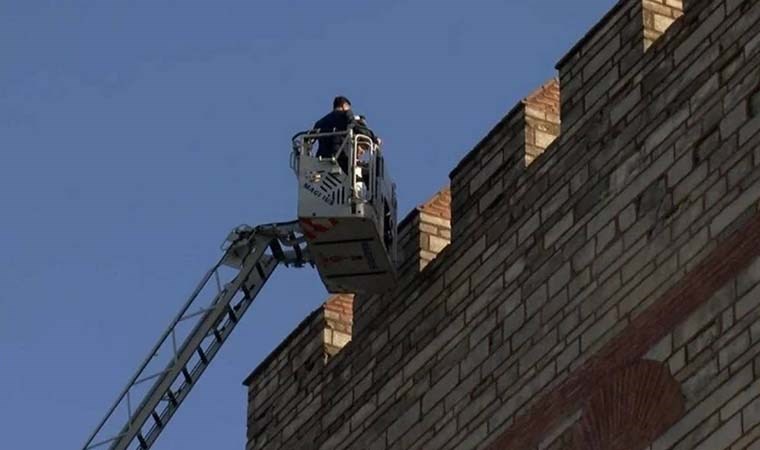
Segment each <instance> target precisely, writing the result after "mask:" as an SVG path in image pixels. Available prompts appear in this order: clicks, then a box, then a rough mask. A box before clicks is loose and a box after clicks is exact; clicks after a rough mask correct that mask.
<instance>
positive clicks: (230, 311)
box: [227, 305, 240, 323]
mask: <svg viewBox="0 0 760 450" xmlns="http://www.w3.org/2000/svg"><path fill="white" fill-rule="evenodd" d="M227 315H229V316H230V320H231V321H233V322H235V323H237V322H238V320H240V318H239V317H238V315H237V313H236V312H235V310H234V309H233V308H232V307H230V305H227Z"/></svg>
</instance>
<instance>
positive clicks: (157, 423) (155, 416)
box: [151, 411, 164, 428]
mask: <svg viewBox="0 0 760 450" xmlns="http://www.w3.org/2000/svg"><path fill="white" fill-rule="evenodd" d="M151 416H153V420H155V421H156V425H158V427H159V428H163V427H164V422H163V421H162V420H161V417H159V415H158V414H157V413H156V412H155V411H153V412H152V413H151Z"/></svg>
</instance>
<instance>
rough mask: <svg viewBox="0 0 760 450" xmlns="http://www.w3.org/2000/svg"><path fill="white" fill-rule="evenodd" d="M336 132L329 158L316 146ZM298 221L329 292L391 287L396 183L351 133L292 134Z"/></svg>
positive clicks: (367, 141)
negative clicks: (338, 142)
mask: <svg viewBox="0 0 760 450" xmlns="http://www.w3.org/2000/svg"><path fill="white" fill-rule="evenodd" d="M325 137H333V138H334V137H338V138H339V139H340V140H341V142H342V144H341V145H340V147H339V149H338V151H337V153H336V154H335V155H334V156H333V157H330V158H321V157H318V156H316V155H314V152H313V146H314V143H315V142H316V141H317V140H318V139H320V138H325ZM290 165H291V168H292V169H293V170H294V172H295V173H296V176H297V177H298V220H299V222H300V224H301V229H302V231H303V233H304V236H305V238H306V240H307V241H308V245H309V251H310V256H311V259H312V262H313V263H314V264H315V265H316V267H317V270H318V271H319V275H320V277H321V278H322V281H323V282H324V284H325V286H326V287H327V290H328V291H329V292H331V293H358V292H360V293H382V292H385V291H388V290H389V289H392V288H393V287H394V286H395V284H396V270H395V264H396V240H397V234H396V233H397V231H396V209H397V203H396V187H395V184H393V182H392V181H391V179H390V177H389V176H388V172H387V170H386V167H385V162H384V159H383V154H382V150H381V148H380V145H378V144H377V143H376V142H375V141H374V140H373V139H371V138H370V137H368V136H365V135H363V134H358V133H356V132H355V131H354V130H353V129H349V130H348V131H343V132H333V133H318V132H302V133H298V134H296V135H295V136H294V137H293V152H292V154H291V160H290Z"/></svg>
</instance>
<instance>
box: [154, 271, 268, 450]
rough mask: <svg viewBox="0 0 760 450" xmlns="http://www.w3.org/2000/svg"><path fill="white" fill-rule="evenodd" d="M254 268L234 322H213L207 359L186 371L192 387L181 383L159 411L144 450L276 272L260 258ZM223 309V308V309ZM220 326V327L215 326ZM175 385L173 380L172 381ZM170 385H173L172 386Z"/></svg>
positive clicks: (164, 426)
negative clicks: (213, 333)
mask: <svg viewBox="0 0 760 450" xmlns="http://www.w3.org/2000/svg"><path fill="white" fill-rule="evenodd" d="M257 265H258V267H260V271H259V269H258V268H257V269H256V271H255V272H259V273H258V275H256V276H254V277H253V280H254V281H255V282H253V283H252V282H251V277H250V275H251V274H254V273H255V272H254V271H252V272H250V273H249V277H248V279H247V280H246V282H245V284H246V285H247V288H246V290H247V292H248V295H245V296H244V297H243V299H242V300H241V302H240V303H239V305H237V307H236V308H235V312H236V314H237V319H236V320H233V319H232V318H230V317H229V315H226V314H223V315H222V317H220V318H219V320H217V324H216V325H215V326H214V327H213V328H216V329H217V330H221V331H220V332H219V338H218V339H216V338H215V339H212V340H211V342H210V343H209V345H208V346H207V347H206V348H205V349H204V350H203V351H204V354H205V356H206V358H207V362H204V361H201V360H199V361H198V362H197V364H196V365H195V367H193V368H192V370H190V374H191V377H192V379H193V380H195V381H194V383H192V384H190V383H187V382H184V383H183V385H182V387H181V388H180V389H179V394H178V395H177V396H176V400H177V403H176V404H173V403H171V402H167V403H166V405H165V407H164V409H163V411H162V412H161V413H159V417H160V419H161V424H159V423H156V422H155V421H154V422H153V425H152V426H151V427H150V429H149V431H148V432H147V433H146V434H145V437H144V439H145V442H146V444H147V446H146V447H144V448H146V449H148V448H150V447H151V446H152V445H153V443H155V441H156V440H157V439H158V436H159V435H160V434H161V432H162V431H163V430H164V428H166V424H167V423H168V422H169V421H170V420H171V418H172V417H173V416H174V413H175V412H176V411H177V410H178V409H179V406H180V405H181V404H182V402H183V401H184V400H185V398H186V397H187V396H188V394H189V393H190V391H191V389H192V388H193V386H194V385H195V384H197V380H198V379H200V377H201V376H202V375H203V373H204V372H205V370H206V369H207V368H208V366H209V365H210V364H211V361H212V360H213V358H214V357H215V356H216V354H217V352H218V351H219V350H220V349H221V347H222V345H223V344H224V343H225V342H226V341H227V338H228V337H229V336H230V334H232V330H233V329H234V328H235V326H236V325H237V323H238V322H239V321H240V319H241V318H242V317H243V315H244V314H245V312H246V311H247V310H248V308H249V307H250V306H251V305H252V304H253V302H254V300H255V299H256V297H257V296H258V294H259V291H261V289H262V288H263V287H264V284H266V282H267V280H268V279H269V277H270V276H271V274H272V273H273V272H274V269H275V268H277V265H278V261H277V260H276V259H274V258H267V257H264V258H262V259H261V260H260V261H259V263H258V264H257ZM225 309H226V308H225ZM219 325H220V326H219ZM175 381H176V377H175ZM172 384H173V382H172Z"/></svg>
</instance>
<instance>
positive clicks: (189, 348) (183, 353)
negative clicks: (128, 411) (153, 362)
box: [111, 238, 272, 450]
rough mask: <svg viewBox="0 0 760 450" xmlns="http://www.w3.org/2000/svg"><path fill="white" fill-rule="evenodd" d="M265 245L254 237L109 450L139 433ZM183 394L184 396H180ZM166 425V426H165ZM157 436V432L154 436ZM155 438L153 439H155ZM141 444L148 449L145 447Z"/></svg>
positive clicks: (119, 447) (123, 447) (121, 447)
mask: <svg viewBox="0 0 760 450" xmlns="http://www.w3.org/2000/svg"><path fill="white" fill-rule="evenodd" d="M265 239H266V243H265V245H261V243H262V241H263V240H264V239H261V238H256V239H255V243H256V248H255V249H254V250H253V252H251V253H250V254H248V255H247V256H246V257H245V259H244V261H243V265H242V268H241V271H240V273H239V274H238V275H237V276H236V277H235V279H234V280H233V281H232V282H231V283H230V284H229V285H228V286H227V287H226V288H225V289H224V290H223V291H222V292H221V293H220V294H219V296H217V297H216V298H215V301H214V303H213V309H211V310H209V311H208V312H207V313H206V314H205V315H204V317H203V320H201V321H199V322H198V323H197V325H196V326H195V328H194V329H193V331H192V333H190V334H189V335H188V337H187V338H186V339H185V341H184V342H183V343H182V345H181V346H180V350H179V351H178V353H177V356H176V358H175V359H174V360H173V361H172V362H171V363H170V364H169V366H168V367H167V369H166V371H165V372H164V374H163V375H162V376H161V377H160V378H159V379H157V380H156V381H155V382H154V383H153V386H152V387H151V388H150V390H149V391H148V393H147V394H146V395H145V398H144V399H143V401H142V402H141V403H140V406H139V407H138V408H137V409H136V410H135V412H134V413H133V414H132V417H130V420H129V421H128V422H127V424H126V425H125V426H124V429H123V430H122V432H121V433H120V434H119V436H120V437H119V438H117V439H118V440H117V441H116V442H115V443H114V444H113V446H112V447H111V449H112V450H127V448H128V446H129V445H131V443H132V442H133V440H134V439H135V438H136V437H137V435H138V433H140V431H141V429H142V427H143V425H144V424H145V422H147V420H148V419H149V418H150V417H151V415H152V413H153V412H154V411H155V409H156V407H157V406H158V405H159V403H160V401H161V400H162V399H163V397H164V395H165V393H166V392H167V390H168V389H169V388H170V387H171V385H172V384H173V383H174V381H175V380H176V379H177V378H178V377H179V376H180V375H181V374H182V369H185V366H186V365H187V364H188V362H189V361H190V360H191V359H192V357H193V355H194V354H195V352H196V351H197V349H198V346H199V345H200V344H201V343H202V341H203V340H204V339H205V337H206V336H207V335H208V333H209V332H210V331H211V329H212V328H214V326H215V325H216V324H217V323H218V322H219V320H220V319H221V318H222V317H223V316H224V314H226V313H227V305H229V303H230V301H231V300H232V298H233V297H234V296H235V295H236V294H237V293H238V291H239V290H240V288H241V287H242V286H244V284H245V282H246V281H247V279H248V277H249V275H250V273H251V272H252V271H254V270H256V267H257V264H258V263H259V260H260V259H261V258H262V257H263V256H264V253H265V252H266V250H267V248H268V243H269V240H270V239H272V238H265ZM183 398H184V397H183ZM164 427H165V426H164ZM156 437H157V436H156ZM154 441H155V439H154ZM141 448H144V449H147V448H149V446H148V447H143V446H141Z"/></svg>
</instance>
